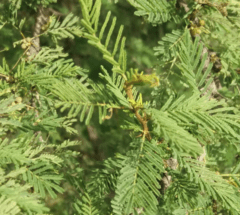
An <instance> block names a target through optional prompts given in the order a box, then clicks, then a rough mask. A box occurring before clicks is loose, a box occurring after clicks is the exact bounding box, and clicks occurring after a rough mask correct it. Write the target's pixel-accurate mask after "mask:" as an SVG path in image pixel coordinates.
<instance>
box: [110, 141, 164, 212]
mask: <svg viewBox="0 0 240 215" xmlns="http://www.w3.org/2000/svg"><path fill="white" fill-rule="evenodd" d="M133 144H134V145H135V146H136V147H137V150H135V151H131V152H130V154H129V155H130V157H129V156H128V157H126V158H125V159H124V160H123V164H124V167H123V168H122V169H121V170H120V174H121V175H120V177H119V179H118V183H117V189H116V196H115V198H114V200H113V201H112V207H113V211H114V213H115V214H129V213H133V212H135V213H136V212H138V211H139V210H140V211H144V212H145V213H146V214H155V213H156V211H157V205H158V200H157V198H158V197H159V196H160V192H159V189H160V185H159V182H158V180H160V179H161V175H160V174H161V173H162V172H164V168H163V160H162V158H161V156H162V155H163V151H162V150H161V148H160V147H158V146H157V144H156V142H148V141H137V142H135V143H133Z"/></svg>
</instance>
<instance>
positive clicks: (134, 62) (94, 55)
mask: <svg viewBox="0 0 240 215" xmlns="http://www.w3.org/2000/svg"><path fill="white" fill-rule="evenodd" d="M102 3H103V6H102V13H101V14H102V17H101V18H102V20H100V26H101V24H102V22H103V20H104V18H105V15H106V14H107V12H108V11H111V12H112V14H113V16H116V17H117V26H120V25H121V24H122V25H124V36H126V37H127V40H126V50H127V54H128V56H127V58H128V66H127V67H128V68H138V69H139V70H140V71H145V72H146V73H150V72H156V73H157V74H158V75H160V77H162V79H161V80H160V81H161V88H162V89H165V92H166V93H161V95H159V94H158V92H157V91H156V92H154V93H153V94H152V96H155V98H157V99H159V100H160V101H162V102H163V103H164V102H165V101H166V100H167V98H168V95H170V94H175V93H176V91H180V90H184V89H185V88H184V87H182V85H181V84H179V83H180V82H179V75H180V73H178V71H177V70H173V69H170V67H171V63H170V64H167V65H160V64H159V62H160V61H159V60H158V59H157V57H156V56H154V51H153V47H155V46H157V42H158V41H160V40H161V38H162V37H163V36H164V35H165V34H166V33H170V32H171V31H172V30H173V29H176V27H177V28H179V26H176V25H182V26H185V24H184V23H180V24H175V23H174V22H167V23H164V24H162V25H158V26H152V25H149V24H148V23H147V21H146V20H144V18H142V17H137V16H135V15H134V11H135V10H134V8H133V7H132V6H131V5H130V4H128V3H127V1H124V0H122V1H119V2H118V3H117V4H115V3H114V0H102ZM29 4H31V0H24V1H23V4H22V7H21V9H20V10H19V11H18V20H21V19H22V18H24V17H26V20H27V22H26V23H25V24H24V26H23V29H22V32H23V34H24V36H25V37H32V32H33V28H34V23H35V16H36V11H35V10H34V9H32V8H31V7H29ZM8 7H9V0H1V3H0V13H1V14H4V13H6V11H8V10H6V8H8ZM48 8H51V10H52V11H55V12H56V13H57V17H58V19H60V20H63V19H64V17H66V15H67V14H69V13H70V12H72V13H73V14H74V15H76V16H79V17H81V10H80V4H79V2H78V1H77V0H58V1H57V3H52V4H50V5H48ZM9 15H10V14H9ZM3 21H4V20H3ZM113 34H115V35H113V37H114V38H115V37H116V36H117V35H116V34H117V31H115V32H114V33H113ZM21 39H22V36H21V35H20V34H19V32H18V31H17V30H14V28H12V26H11V25H10V24H7V25H6V26H4V28H3V29H2V30H1V33H0V41H2V42H1V43H0V62H1V61H2V59H3V57H5V58H6V60H7V62H8V64H9V65H10V67H13V65H14V64H15V63H16V61H17V60H18V58H19V57H20V56H21V55H22V53H23V50H22V49H21V47H20V46H17V47H15V48H13V43H14V42H15V41H18V40H21ZM3 41H4V42H3ZM58 45H59V46H62V47H64V52H65V53H68V55H69V58H72V59H73V60H74V62H75V64H76V65H79V66H81V67H82V68H84V69H88V70H89V72H90V78H91V79H92V80H93V81H98V78H99V77H98V74H99V72H100V65H104V67H105V68H106V69H109V70H110V69H111V66H110V64H108V63H107V62H106V61H105V60H103V58H102V55H101V53H99V52H98V51H96V49H95V48H93V47H92V46H89V45H88V43H87V41H86V40H85V39H83V38H79V37H75V39H63V40H61V41H59V44H58ZM110 45H111V44H110ZM112 45H113V44H112ZM41 46H49V47H55V46H56V44H55V43H54V42H53V41H52V40H51V38H49V37H41ZM92 62H94V63H92ZM166 77H168V78H170V82H167V81H166ZM172 85H174V89H173V88H172V87H171V86H172ZM162 89H161V90H162ZM143 90H144V91H145V92H144V95H145V96H148V97H149V98H150V96H151V95H150V93H149V94H148V88H143ZM149 98H148V99H149ZM59 114H62V116H64V115H65V114H64V112H63V113H59ZM124 120H126V119H125V118H124V115H123V114H122V112H121V111H118V112H114V114H113V117H112V118H111V119H110V120H106V121H105V122H104V123H103V124H102V125H99V123H98V117H97V115H96V116H95V117H93V120H92V121H91V123H90V125H89V126H86V125H84V123H80V122H79V117H78V121H77V122H76V123H75V129H77V131H78V135H73V134H72V135H69V134H68V133H66V132H65V131H64V130H63V129H59V130H57V131H55V132H52V133H51V134H50V135H49V141H51V142H52V143H60V142H63V141H64V140H66V139H70V140H80V141H81V146H80V147H79V148H78V149H76V150H77V151H79V152H80V154H79V155H76V157H69V159H68V162H69V163H68V164H66V166H68V168H69V167H70V169H71V171H70V172H71V173H72V174H75V173H76V172H80V173H81V172H82V179H85V180H86V181H87V178H89V177H90V172H91V171H90V170H92V169H95V167H96V166H98V167H99V165H100V164H99V162H100V161H103V160H105V159H106V158H108V157H112V156H113V155H114V154H115V153H117V152H120V153H122V154H124V153H125V151H126V150H128V146H129V143H130V142H131V133H130V131H128V130H123V129H122V128H121V124H123V123H122V122H123V121H124ZM46 135H47V134H46ZM221 148H223V149H224V148H225V147H223V146H215V147H211V149H210V150H211V153H212V154H213V155H214V150H218V153H219V149H221ZM226 150H227V151H226ZM233 152H234V149H233V148H231V147H229V148H228V149H226V148H225V151H222V152H221V153H222V157H221V158H218V160H219V162H220V163H221V164H222V165H221V166H222V168H223V169H224V168H227V167H228V166H232V163H233V162H234V159H233V158H234V157H233V156H232V154H233ZM74 159H77V161H78V162H77V163H78V165H79V166H78V165H76V160H74ZM226 160H227V162H226ZM68 170H69V169H68ZM83 170H84V171H83ZM63 187H64V189H65V193H64V194H61V195H59V196H58V198H56V199H51V198H50V197H47V198H46V204H47V206H49V207H50V208H51V210H52V213H53V214H66V215H67V214H69V215H70V214H73V210H72V205H71V203H72V202H73V201H72V199H75V196H76V195H78V194H77V193H76V191H75V189H74V188H73V187H72V186H70V184H68V183H66V182H63ZM109 199H110V198H109Z"/></svg>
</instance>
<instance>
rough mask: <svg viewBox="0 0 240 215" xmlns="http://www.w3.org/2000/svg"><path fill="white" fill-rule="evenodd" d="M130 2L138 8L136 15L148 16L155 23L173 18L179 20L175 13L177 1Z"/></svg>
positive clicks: (143, 0) (134, 0)
mask: <svg viewBox="0 0 240 215" xmlns="http://www.w3.org/2000/svg"><path fill="white" fill-rule="evenodd" d="M128 2H129V3H130V4H131V5H132V6H134V7H135V8H136V9H137V11H136V12H135V13H134V14H135V15H136V16H146V17H147V20H148V21H149V22H150V23H152V24H153V25H156V24H161V23H164V22H167V21H169V20H170V19H172V18H173V19H174V20H175V21H177V20H178V17H177V16H176V14H175V4H176V1H171V2H169V1H165V0H161V1H155V0H151V1H147V0H128Z"/></svg>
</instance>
